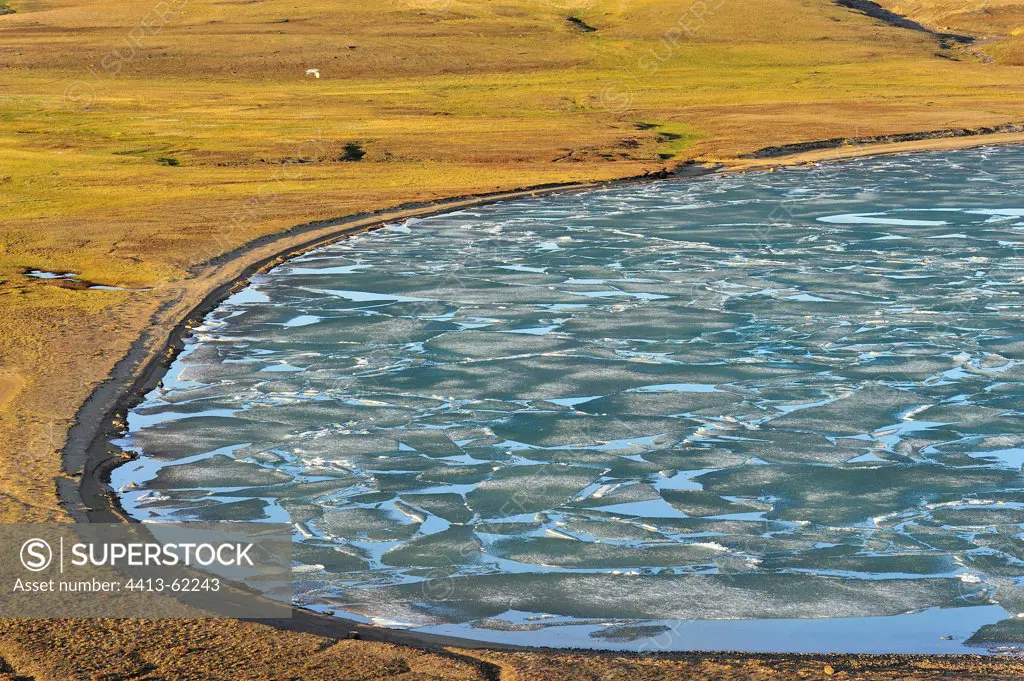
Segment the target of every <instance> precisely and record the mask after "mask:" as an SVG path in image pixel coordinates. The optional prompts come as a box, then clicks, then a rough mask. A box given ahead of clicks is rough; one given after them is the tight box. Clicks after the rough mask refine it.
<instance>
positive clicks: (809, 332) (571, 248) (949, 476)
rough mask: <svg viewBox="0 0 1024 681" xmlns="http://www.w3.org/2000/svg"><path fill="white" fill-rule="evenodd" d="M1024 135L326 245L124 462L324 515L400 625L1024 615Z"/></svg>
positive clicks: (251, 292)
mask: <svg viewBox="0 0 1024 681" xmlns="http://www.w3.org/2000/svg"><path fill="white" fill-rule="evenodd" d="M1022 165H1024V150H1021V149H1018V148H1009V147H1007V148H998V149H979V150H972V151H960V152H955V153H950V154H923V155H916V156H902V157H890V158H884V159H873V160H863V161H856V162H850V163H844V164H841V165H826V166H821V167H815V168H805V169H794V170H786V171H781V172H777V173H752V174H746V175H736V176H731V177H712V178H707V179H703V180H698V181H688V182H671V181H668V182H661V183H656V184H645V185H634V186H622V187H616V188H612V189H606V190H601V191H594V192H588V193H584V194H575V195H564V196H556V197H548V198H543V199H536V200H524V201H515V202H507V203H502V204H498V205H494V206H490V207H485V208H479V209H475V210H471V211H462V212H458V213H453V214H450V215H444V216H439V217H434V218H429V219H426V220H416V221H412V222H410V223H408V224H402V225H392V226H389V227H387V228H384V229H382V230H379V231H376V232H373V233H370V234H365V235H362V236H358V237H355V238H352V239H349V240H346V241H343V242H340V243H338V244H335V245H332V246H330V247H326V248H322V249H319V250H317V251H314V252H312V253H309V254H307V255H305V256H303V257H300V258H297V259H295V260H292V261H290V262H288V263H286V264H284V265H282V266H280V267H278V268H277V269H275V270H274V271H273V272H271V273H270V274H268V275H265V276H262V277H260V278H259V279H258V280H256V281H255V282H254V283H253V284H252V285H251V286H250V287H249V288H247V289H246V290H244V291H243V292H241V293H239V294H236V295H235V296H233V297H232V298H231V299H229V300H228V301H226V302H225V303H224V304H223V305H222V306H220V307H219V308H218V309H217V310H216V311H215V312H214V313H212V314H211V315H210V316H209V317H208V318H207V319H206V321H205V323H204V325H203V327H202V328H200V329H199V330H198V331H197V333H196V342H194V343H192V344H190V345H189V347H188V349H187V351H186V352H185V353H184V354H183V355H182V356H181V357H180V358H179V359H178V360H177V361H176V362H175V364H174V366H173V367H172V369H171V371H170V373H169V374H168V376H167V378H166V379H165V382H164V385H163V386H162V387H161V388H160V389H159V390H156V391H154V392H153V393H152V394H150V395H149V396H148V398H147V400H146V401H145V402H144V403H143V404H142V405H140V406H139V407H138V408H137V409H136V410H134V412H133V413H132V414H131V415H130V418H129V424H130V435H129V437H128V438H127V440H126V443H125V444H126V445H127V446H130V447H134V448H137V449H138V450H139V451H140V452H141V453H142V457H141V458H140V459H139V460H138V461H136V462H133V463H130V464H128V465H126V466H124V467H122V468H120V469H119V470H117V471H116V472H115V475H114V485H115V487H117V488H118V489H119V490H120V492H121V500H122V503H123V504H124V506H125V508H126V509H127V510H128V511H129V512H130V513H132V514H133V515H134V516H135V517H137V518H139V519H144V520H152V521H160V520H168V521H169V520H175V521H178V520H188V519H201V520H225V521H230V520H254V519H268V520H274V521H288V522H291V523H293V524H294V526H295V528H296V534H295V539H296V544H295V558H296V562H297V565H296V572H295V581H296V584H295V588H296V594H297V598H298V601H299V603H301V604H303V605H306V606H309V607H312V608H316V609H319V610H325V611H334V612H337V613H338V614H339V615H344V616H349V617H355V618H358V619H362V620H364V621H369V622H374V623H377V624H381V625H385V626H401V627H410V628H420V629H423V630H424V631H432V632H441V633H449V634H455V635H459V636H466V637H471V638H477V639H481V640H487V641H503V642H513V643H523V644H527V645H556V646H557V645H566V646H569V645H571V646H584V647H585V646H591V647H599V648H621V649H641V650H658V649H667V650H684V649H716V648H718V649H729V650H770V651H817V650H829V651H849V652H871V651H877V652H899V651H904V652H962V651H965V650H969V651H973V652H984V651H985V649H986V648H985V646H993V645H995V644H1006V643H1012V642H1014V641H1022V642H1024V620H1022V619H1015V618H1014V617H1015V615H1017V614H1018V613H1024V561H1022V558H1024V541H1022V534H1021V533H1022V532H1024V529H1022V525H1021V523H1024V478H1022V476H1021V464H1022V463H1024V418H1022V411H1021V410H1022V392H1024V391H1022V385H1024V384H1022V381H1024V307H1022V306H1024V298H1022V292H1024V269H1022V264H1024V195H1022V192H1021V190H1022V188H1024V176H1022V175H1021V173H1020V168H1021V167H1022ZM709 620H715V621H714V622H709ZM999 650H1001V651H1005V650H1007V649H1006V648H999Z"/></svg>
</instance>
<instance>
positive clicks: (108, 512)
mask: <svg viewBox="0 0 1024 681" xmlns="http://www.w3.org/2000/svg"><path fill="white" fill-rule="evenodd" d="M809 144H813V143H809ZM996 144H1024V133H997V134H991V135H976V136H972V137H966V138H940V139H925V140H913V141H906V142H898V143H878V144H860V145H853V146H850V147H842V148H839V149H835V148H829V149H815V150H812V151H802V152H800V153H795V154H792V155H788V156H783V157H772V158H760V159H749V158H737V159H727V160H723V161H720V162H718V163H717V164H696V163H687V164H683V165H681V166H679V168H677V169H676V171H675V172H666V171H663V172H659V173H657V174H649V175H643V176H639V177H629V178H623V179H620V180H613V181H607V182H585V183H566V184H553V185H544V186H538V187H531V188H525V189H520V190H514V191H510V192H501V193H495V194H484V195H474V196H466V197H457V198H452V199H447V200H441V201H436V202H429V203H423V204H407V205H403V206H399V207H397V208H394V209H389V210H384V211H380V212H375V213H370V214H363V215H355V216H351V217H347V218H341V219H337V220H324V221H317V222H312V223H308V224H305V225H300V226H298V227H295V228H292V229H290V230H287V231H285V232H279V233H276V234H273V235H269V236H266V237H261V238H259V239H256V240H254V241H252V242H250V243H248V244H245V245H243V246H241V247H239V248H236V249H234V250H232V251H230V252H228V253H225V254H222V255H219V256H217V257H215V258H212V259H211V260H209V261H207V262H206V263H203V264H201V265H198V266H196V267H195V268H193V269H192V274H193V276H192V278H191V279H189V280H187V281H186V283H185V285H184V286H183V287H182V290H181V291H180V292H179V294H178V295H177V296H176V298H175V299H173V300H170V301H168V302H166V303H165V304H164V305H162V306H161V308H160V309H159V310H158V311H157V313H155V315H154V316H153V318H152V319H151V324H150V326H149V328H147V329H146V330H145V331H144V332H143V333H142V335H141V336H140V337H139V338H137V339H136V340H135V341H134V342H133V343H132V346H131V348H130V350H129V352H128V354H127V355H126V356H125V357H124V358H122V359H121V360H119V361H118V363H117V364H116V365H115V367H114V369H113V371H112V372H111V375H110V376H109V377H108V379H107V380H106V381H104V382H103V383H101V384H100V385H99V386H98V387H97V389H96V390H95V391H94V392H93V393H92V395H91V396H90V397H89V399H88V400H87V401H86V402H85V403H84V404H83V406H82V407H81V408H80V410H79V412H78V414H77V415H76V422H75V425H74V426H73V427H72V429H71V430H70V432H69V435H68V440H67V444H66V445H65V447H64V450H63V466H64V470H65V472H66V473H67V474H68V477H65V478H61V479H59V480H58V483H57V490H58V495H59V500H60V503H61V505H62V506H63V507H64V508H65V510H66V511H67V512H68V513H69V515H70V516H71V517H72V518H73V519H74V520H75V521H76V522H100V523H103V522H137V521H135V520H134V519H133V518H130V517H128V516H127V514H126V513H124V511H123V509H122V508H121V506H120V503H119V499H118V498H117V495H116V493H115V492H113V490H111V489H110V488H109V485H108V482H109V477H110V473H111V471H112V470H113V469H114V468H116V467H118V466H119V465H121V464H123V463H125V462H126V461H128V460H130V459H131V456H130V455H128V454H127V453H125V452H123V451H122V450H120V449H118V448H117V447H116V446H114V445H112V444H111V442H110V441H111V440H113V439H115V438H117V437H119V436H120V435H122V434H123V430H122V424H123V423H124V419H125V415H126V414H127V412H128V410H129V409H131V408H133V407H134V406H135V405H137V404H138V403H139V402H141V401H142V400H143V398H144V396H145V395H146V394H147V393H148V392H150V391H151V390H152V389H153V388H155V387H156V385H157V384H158V383H159V381H160V380H161V379H162V377H163V376H164V374H165V373H166V371H167V369H168V368H169V366H170V364H171V362H173V360H174V359H175V357H176V356H177V355H178V353H179V352H180V351H181V350H182V348H183V347H184V344H185V341H186V339H187V338H188V337H189V335H190V334H191V328H192V327H193V326H194V325H195V324H196V323H197V322H198V321H199V320H201V319H202V318H203V317H205V316H206V315H207V314H208V313H209V312H211V311H212V310H214V309H215V308H216V307H217V306H219V305H220V303H221V302H222V301H223V300H224V299H225V298H227V297H228V296H229V295H231V294H232V293H234V292H235V291H237V290H238V289H240V288H242V287H244V286H246V285H247V284H248V282H249V280H250V279H251V278H252V277H253V276H255V275H257V274H260V273H262V272H265V271H267V270H269V269H271V268H273V267H275V266H277V265H279V264H281V263H282V262H284V261H287V260H288V259H291V258H293V257H296V256H298V255H301V254H302V253H305V252H308V251H310V250H312V249H315V248H318V247H321V246H324V245H327V244H329V243H332V242H334V241H338V240H340V239H343V238H346V237H348V236H352V235H354V234H359V233H362V232H366V231H371V230H374V229H377V228H380V227H382V226H383V225H385V224H387V223H390V222H394V221H397V220H407V219H410V218H414V217H415V218H423V217H429V216H433V215H439V214H443V213H448V212H452V211H457V210H462V209H466V208H472V207H476V206H482V205H487V204H493V203H497V202H500V201H505V200H514V199H522V198H532V197H537V196H544V195H548V194H555V193H575V192H583V191H591V190H595V189H599V188H602V187H608V186H615V185H619V184H628V183H638V182H648V181H654V180H660V179H669V178H671V179H686V178H696V177H703V176H708V175H711V174H713V173H716V172H745V171H748V170H767V169H774V168H776V167H780V166H794V165H804V164H810V163H818V162H823V161H840V160H846V159H852V158H863V157H868V156H884V155H892V154H902V153H911V152H926V151H944V150H951V149H963V148H969V147H980V146H991V145H996ZM168 328H169V329H170V330H169V331H167V329H168ZM75 478H77V479H78V480H77V484H76V480H75ZM263 622H264V623H265V624H269V625H271V626H274V627H276V628H280V629H285V630H293V631H302V632H306V633H313V634H319V635H322V636H328V637H331V638H351V637H358V638H362V639H365V640H370V641H383V642H388V643H396V644H402V645H409V646H413V647H417V648H423V649H431V650H439V649H443V648H448V647H452V646H454V647H458V648H461V649H465V650H473V649H477V650H493V651H516V652H530V653H538V654H540V653H562V654H565V653H567V652H572V653H573V654H585V655H604V654H614V655H616V656H637V657H649V656H652V653H649V652H648V653H629V652H622V651H613V650H597V649H594V650H586V651H581V650H576V649H570V648H539V647H531V646H522V645H516V644H497V643H487V642H481V641H477V640H473V639H463V638H457V637H450V636H441V635H435V634H424V633H419V632H411V631H406V630H397V629H386V628H382V627H375V626H370V625H364V624H361V623H359V622H356V621H354V620H349V619H345V618H341V617H337V616H330V615H322V614H318V613H315V612H312V611H308V610H301V609H298V608H296V609H294V610H293V616H292V619H289V620H263ZM653 655H654V656H657V657H665V656H674V657H702V658H709V657H715V656H719V655H733V656H735V655H740V656H742V657H744V658H745V659H752V660H781V659H787V660H807V659H816V658H820V656H821V655H820V654H794V653H728V652H725V651H722V652H717V651H716V652H671V653H660V654H658V653H654V654H653ZM829 657H836V658H838V659H864V660H866V659H876V660H898V661H901V662H907V663H909V662H912V661H915V660H924V659H928V660H947V661H959V662H962V663H965V664H966V663H967V662H970V661H974V662H977V661H978V660H981V659H985V658H984V656H982V655H910V654H906V655H901V654H882V655H865V654H835V655H829Z"/></svg>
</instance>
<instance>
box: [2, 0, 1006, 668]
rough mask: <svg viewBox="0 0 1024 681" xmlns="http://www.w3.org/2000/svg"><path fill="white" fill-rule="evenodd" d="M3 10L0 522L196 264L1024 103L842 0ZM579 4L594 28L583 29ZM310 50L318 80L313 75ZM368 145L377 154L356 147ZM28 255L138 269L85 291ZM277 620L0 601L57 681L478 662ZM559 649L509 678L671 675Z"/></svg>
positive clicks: (81, 265)
mask: <svg viewBox="0 0 1024 681" xmlns="http://www.w3.org/2000/svg"><path fill="white" fill-rule="evenodd" d="M977 1H978V2H979V3H980V2H981V0H977ZM971 2H974V0H971ZM5 3H6V4H9V5H10V6H11V7H13V8H14V9H15V10H17V12H16V13H15V14H6V15H2V16H0V222H2V229H0V311H2V313H3V314H0V376H2V379H0V442H3V445H2V446H0V520H5V521H42V520H51V519H61V518H65V517H66V516H65V514H64V513H63V511H62V510H61V509H60V508H59V506H58V503H57V497H56V494H55V489H54V481H55V479H57V478H59V477H61V476H63V475H64V473H62V471H61V466H60V450H61V447H62V446H63V443H64V439H65V435H66V432H67V428H68V426H69V425H70V424H71V422H72V420H73V419H74V415H75V413H76V411H77V409H78V407H79V405H81V404H82V402H83V401H84V400H85V399H86V397H87V396H88V395H89V394H90V393H91V391H92V390H93V389H94V387H95V386H96V385H97V384H98V383H99V382H100V381H101V380H103V378H104V377H105V376H106V375H108V373H109V372H110V370H111V368H112V367H113V365H114V363H115V362H116V361H117V360H118V359H119V358H120V357H122V356H123V355H124V354H125V352H126V351H127V349H128V347H129V345H130V344H131V343H132V341H133V340H134V339H135V338H137V337H138V335H139V334H140V332H141V331H142V329H144V328H146V327H147V326H149V325H150V324H152V323H153V322H154V320H158V321H159V322H160V323H166V322H168V321H170V320H171V319H172V316H173V315H171V314H170V313H169V312H167V310H174V309H178V308H180V307H181V306H183V305H184V303H185V301H189V300H194V299H195V298H196V297H199V296H201V295H202V294H203V293H204V292H205V289H204V287H207V286H210V285H212V283H213V282H214V280H215V278H211V277H207V278H205V279H203V278H197V277H196V276H195V275H194V271H193V269H192V268H193V267H194V266H195V265H197V264H198V263H201V262H203V261H205V260H206V259H208V258H209V257H211V256H212V255H214V254H217V253H220V252H223V251H225V250H228V249H230V248H232V247H234V246H237V245H240V244H243V243H246V242H248V241H250V240H251V239H253V238H255V237H257V236H260V235H264V234H268V233H271V232H275V231H280V230H282V229H284V228H287V227H289V226H291V225H294V224H297V223H302V222H305V221H307V220H312V219H319V218H325V217H334V216H342V215H347V214H352V213H356V212H359V211H364V210H369V209H378V208H382V207H388V206H394V205H396V204H399V203H401V202H404V201H410V200H423V199H431V198H437V197H442V196H451V195H459V194H468V193H474V192H481V191H494V190H503V189H510V188H514V187H519V186H526V185H534V184H538V183H544V182H553V181H579V180H587V179H608V178H614V177H622V176H628V175H635V174H638V173H642V172H645V171H650V170H656V169H658V168H661V167H662V166H664V165H672V164H675V163H679V162H681V161H685V160H688V159H730V158H732V157H734V156H736V155H738V154H740V153H742V152H748V151H751V150H754V149H756V148H759V147H763V146H768V145H774V144H782V143H790V142H797V141H803V140H808V139H817V138H825V137H833V136H865V135H873V134H883V133H894V132H907V131H914V130H927V129H935V128H945V127H950V126H964V127H975V126H980V125H990V124H997V123H1003V122H1006V121H1009V120H1016V119H1020V118H1022V117H1024V110H1022V107H1021V105H1020V102H1019V93H1020V91H1021V87H1022V86H1024V71H1021V70H1019V69H1017V68H1014V67H1012V66H1008V65H1006V64H1013V63H1018V62H1019V61H1020V60H1019V59H1018V58H1017V57H1015V56H1013V49H1014V48H1013V47H1012V46H1013V44H1014V43H1013V41H1012V40H1011V41H1006V42H1005V45H1004V43H994V44H993V47H992V49H993V50H997V48H998V49H1000V50H1005V54H1002V53H1000V59H999V61H1002V62H1005V63H993V64H985V63H983V62H982V61H981V60H980V59H978V58H975V57H974V56H972V55H971V54H970V53H969V52H965V51H952V52H945V53H942V54H939V52H941V51H940V50H939V48H938V46H937V45H936V43H935V41H934V40H933V39H931V38H930V37H928V36H925V35H922V34H918V33H913V32H909V31H904V30H899V29H895V28H891V27H888V26H885V25H882V24H879V23H878V22H875V21H873V20H871V19H868V18H866V17H863V16H861V15H859V14H857V13H855V12H851V11H848V10H844V9H841V8H839V7H836V6H835V5H834V4H832V3H831V2H830V1H829V0H759V1H758V2H754V1H753V0H703V2H697V3H694V2H691V1H690V0H682V1H679V0H631V1H630V2H620V1H616V0H557V1H549V0H454V1H453V2H450V3H449V2H447V1H446V0H375V1H374V0H346V1H345V2H337V0H307V1H306V2H304V3H301V4H299V3H293V4H282V3H281V2H279V1H276V0H275V1H264V2H243V1H233V0H205V1H202V2H200V1H199V0H187V1H185V0H118V1H116V2H115V1H114V0H5ZM890 4H891V3H890ZM906 4H907V6H908V7H910V6H911V5H912V7H910V10H908V11H913V12H914V13H916V14H920V15H921V18H922V20H923V21H927V22H940V23H941V22H946V23H948V24H949V25H950V27H954V28H957V30H960V31H966V30H968V29H969V28H971V27H972V26H974V25H975V22H981V23H977V26H979V27H982V28H983V32H986V34H987V32H989V31H991V32H994V34H999V35H1002V34H1004V33H1005V34H1007V35H1012V34H1013V31H1014V30H1015V28H1016V26H1017V24H1016V23H1015V22H1017V21H1018V20H1021V17H1022V16H1024V13H1022V12H1020V11H1019V8H1018V7H1017V6H1015V5H1012V4H1011V3H1009V2H1005V1H1004V0H991V2H990V9H991V11H990V10H985V11H981V12H975V13H973V14H971V13H967V14H961V13H958V12H956V11H955V10H956V5H960V4H961V3H952V2H951V0H950V1H949V2H946V1H945V0H914V1H913V2H909V0H908V2H907V3H906ZM700 8H703V9H700ZM929 12H933V14H929ZM993 12H994V14H993ZM569 14H577V15H579V16H580V17H581V18H583V19H584V20H585V21H586V22H587V23H589V24H591V25H593V26H595V27H596V28H597V29H598V30H597V31H596V32H593V33H584V32H582V31H580V30H579V29H578V28H576V27H574V26H573V25H572V24H571V23H569V22H568V21H567V16H568V15H569ZM990 17H994V18H991V20H990ZM285 20H287V21H285ZM965 24H966V28H964V27H963V26H964V25H965ZM126 41H128V42H126ZM1001 45H1004V46H1002V47H1000V46H1001ZM310 67H316V68H319V69H320V70H321V74H322V78H321V79H319V80H316V79H313V78H306V77H304V76H303V73H304V72H305V69H307V68H310ZM639 122H644V123H653V124H656V127H647V126H640V127H638V125H637V124H638V123H639ZM641 127H642V128H644V129H641ZM666 132H667V133H670V136H666V135H664V133H666ZM349 143H356V144H359V145H361V146H362V148H363V149H365V151H366V157H365V158H364V159H363V160H361V161H358V162H351V161H344V160H340V158H341V157H342V155H343V149H344V146H345V145H346V144H349ZM299 161H301V162H299ZM26 268H43V269H50V270H60V271H73V272H77V273H79V274H80V276H81V277H83V278H84V279H87V280H89V281H93V282H98V283H103V284H116V285H121V286H125V287H130V288H134V289H147V290H128V291H98V290H76V289H72V288H65V287H61V286H58V285H55V284H53V283H47V282H42V281H39V280H34V279H31V278H28V277H26V276H24V274H23V272H24V270H25V269H26ZM176 304H177V307H176V306H175V305H176ZM160 310H164V311H165V312H164V314H163V315H162V316H161V315H158V312H159V311H160ZM271 632H272V630H269V629H267V628H265V627H260V626H258V625H251V624H238V623H231V622H218V623H205V624H204V623H194V622H162V623H118V622H74V623H68V622H64V623H60V622H58V623H50V624H40V623H25V622H14V621H8V622H4V623H2V624H0V633H2V638H0V657H2V658H3V659H5V660H7V663H6V664H7V665H8V666H10V667H12V668H14V669H15V670H17V673H18V674H30V675H32V676H34V677H37V678H40V679H43V678H47V679H66V678H106V677H104V674H107V673H109V674H110V676H109V678H118V677H119V676H118V675H121V676H125V675H129V676H130V675H131V674H135V675H136V678H215V677H217V678H244V677H256V676H262V677H264V678H288V677H289V675H291V676H298V677H302V678H379V677H384V676H390V677H392V678H414V677H417V674H419V675H420V676H419V678H430V676H431V675H433V677H436V678H442V677H449V678H458V675H469V676H467V678H472V675H473V674H478V673H484V672H480V671H479V670H476V671H474V670H472V669H470V667H471V666H470V667H467V666H464V663H462V662H459V661H458V660H453V659H452V658H449V657H441V656H437V655H422V654H420V653H417V652H415V651H411V650H409V649H397V648H391V647H387V646H381V645H370V644H358V643H339V644H334V643H333V642H331V641H327V640H324V639H319V638H314V637H309V636H302V635H298V634H284V633H276V632H275V633H271ZM552 659H553V658H541V657H537V658H531V657H514V656H510V657H508V658H503V659H502V660H501V661H500V662H501V666H502V667H503V668H504V669H505V671H506V673H507V674H509V675H510V678H512V676H511V675H513V674H514V670H515V669H521V670H534V669H540V668H535V667H533V666H531V665H534V664H535V661H537V660H548V662H544V663H543V664H544V665H548V666H545V667H543V669H544V670H546V671H522V672H521V673H520V674H519V677H520V678H544V677H545V676H547V677H549V678H556V675H557V674H563V675H564V674H566V673H570V674H571V673H574V672H575V671H577V670H582V669H584V667H585V668H586V669H587V673H588V674H591V675H597V677H599V678H621V677H625V676H636V677H637V678H643V674H648V673H649V675H650V678H655V676H656V674H658V673H661V672H659V671H657V669H660V667H658V666H657V665H653V666H649V667H645V669H648V671H643V672H640V671H637V670H636V667H635V665H633V666H630V665H632V663H630V665H626V666H622V665H619V664H618V663H612V662H608V663H596V662H595V663H591V662H588V663H586V664H583V663H577V662H575V661H572V660H569V661H566V660H563V661H561V662H551V664H549V662H550V660H552ZM537 664H540V662H537ZM565 664H570V665H572V666H570V667H565V666H564V665H565ZM751 664H753V663H751ZM815 664H817V663H815ZM389 665H390V666H389ZM551 665H554V666H551ZM559 665H563V667H561V668H562V669H563V670H564V669H569V670H570V671H569V672H565V671H556V668H557V667H558V666H559ZM580 665H582V666H580ZM595 665H596V667H602V665H603V667H604V668H606V669H607V673H605V672H602V671H601V669H597V668H596V667H595ZM473 669H475V668H473ZM766 669H768V667H762V668H761V672H758V673H767V672H765V670H766ZM807 669H810V670H811V671H810V672H808V673H812V674H814V673H817V671H816V670H817V667H808V668H807ZM616 670H618V671H616ZM484 671H485V672H486V670H484ZM8 673H9V670H8V669H5V668H4V665H3V664H2V663H0V675H2V674H8ZM581 673H582V672H581ZM673 673H678V674H684V673H685V674H692V675H694V677H695V678H703V677H707V676H709V675H711V676H713V675H714V674H713V673H712V670H711V668H704V667H701V668H697V667H693V668H690V669H689V670H688V671H687V670H683V669H682V668H679V669H677V670H676V671H674V672H673ZM601 674H605V675H604V676H600V675H601ZM346 675H347V676H346ZM616 675H617V676H616ZM751 678H753V677H751ZM865 678H866V677H865ZM877 678H882V677H877ZM885 678H889V677H885ZM921 678H925V677H921Z"/></svg>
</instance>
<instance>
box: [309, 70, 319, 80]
mask: <svg viewBox="0 0 1024 681" xmlns="http://www.w3.org/2000/svg"><path fill="white" fill-rule="evenodd" d="M306 75H307V76H313V77H314V78H319V77H320V69H306Z"/></svg>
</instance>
